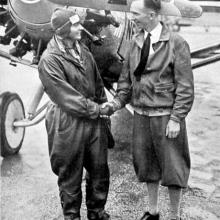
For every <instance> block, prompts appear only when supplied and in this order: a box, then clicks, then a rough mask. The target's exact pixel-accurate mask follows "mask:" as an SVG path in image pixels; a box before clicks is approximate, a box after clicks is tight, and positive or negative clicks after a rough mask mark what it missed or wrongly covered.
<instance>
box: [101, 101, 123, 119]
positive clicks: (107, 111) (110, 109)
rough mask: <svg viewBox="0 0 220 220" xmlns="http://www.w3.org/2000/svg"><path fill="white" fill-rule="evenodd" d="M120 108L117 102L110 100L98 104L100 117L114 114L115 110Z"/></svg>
mask: <svg viewBox="0 0 220 220" xmlns="http://www.w3.org/2000/svg"><path fill="white" fill-rule="evenodd" d="M118 109H120V105H119V104H118V103H115V102H114V101H112V102H105V103H103V104H101V105H99V115H100V117H108V116H111V115H112V114H114V112H115V111H117V110H118Z"/></svg>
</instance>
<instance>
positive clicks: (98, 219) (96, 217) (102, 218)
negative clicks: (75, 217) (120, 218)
mask: <svg viewBox="0 0 220 220" xmlns="http://www.w3.org/2000/svg"><path fill="white" fill-rule="evenodd" d="M87 217H88V219H89V220H110V219H111V218H110V215H109V214H108V213H107V212H105V211H102V212H98V213H97V212H88V215H87Z"/></svg>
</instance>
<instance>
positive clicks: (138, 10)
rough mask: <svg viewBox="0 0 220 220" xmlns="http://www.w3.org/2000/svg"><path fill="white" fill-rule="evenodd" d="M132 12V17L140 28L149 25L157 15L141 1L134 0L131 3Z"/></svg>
mask: <svg viewBox="0 0 220 220" xmlns="http://www.w3.org/2000/svg"><path fill="white" fill-rule="evenodd" d="M130 14H131V18H130V19H131V20H132V21H134V22H135V24H136V25H137V28H138V29H143V28H146V27H148V26H149V24H151V22H152V20H153V19H154V17H155V11H153V10H152V9H149V8H145V7H144V6H143V5H142V3H140V1H134V2H133V3H132V4H131V9H130Z"/></svg>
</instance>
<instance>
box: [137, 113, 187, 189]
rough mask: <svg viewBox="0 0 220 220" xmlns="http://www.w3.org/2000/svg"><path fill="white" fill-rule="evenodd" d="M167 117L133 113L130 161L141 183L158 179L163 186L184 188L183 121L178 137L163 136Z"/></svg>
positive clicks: (184, 145)
mask: <svg viewBox="0 0 220 220" xmlns="http://www.w3.org/2000/svg"><path fill="white" fill-rule="evenodd" d="M169 118H170V116H169V115H165V116H156V117H148V116H144V115H139V114H137V113H135V114H134V128H133V129H134V130H133V163H134V168H135V172H136V174H137V177H138V179H139V181H141V182H155V181H160V180H161V184H162V185H164V186H177V187H181V188H184V187H187V182H188V178H189V171H190V155H189V148H188V141H187V133H186V125H185V121H184V120H183V121H181V123H180V133H179V135H178V136H177V138H174V139H170V138H168V137H166V126H167V123H168V121H169Z"/></svg>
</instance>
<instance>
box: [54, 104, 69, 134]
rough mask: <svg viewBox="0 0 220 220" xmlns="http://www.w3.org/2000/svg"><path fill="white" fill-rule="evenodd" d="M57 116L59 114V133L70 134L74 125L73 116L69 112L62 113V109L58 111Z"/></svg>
mask: <svg viewBox="0 0 220 220" xmlns="http://www.w3.org/2000/svg"><path fill="white" fill-rule="evenodd" d="M57 114H58V117H57V120H58V121H57V122H58V123H57V124H58V126H57V132H58V133H59V134H66V133H68V132H69V131H70V130H71V129H72V123H73V119H72V116H71V115H70V114H68V113H67V112H65V111H62V109H60V108H58V109H57Z"/></svg>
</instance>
